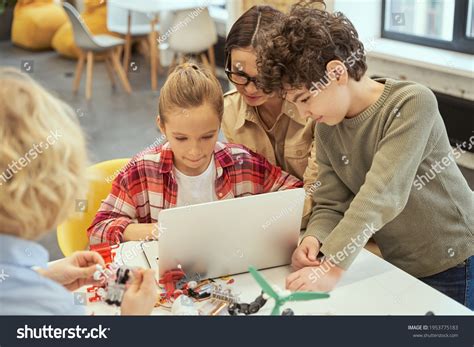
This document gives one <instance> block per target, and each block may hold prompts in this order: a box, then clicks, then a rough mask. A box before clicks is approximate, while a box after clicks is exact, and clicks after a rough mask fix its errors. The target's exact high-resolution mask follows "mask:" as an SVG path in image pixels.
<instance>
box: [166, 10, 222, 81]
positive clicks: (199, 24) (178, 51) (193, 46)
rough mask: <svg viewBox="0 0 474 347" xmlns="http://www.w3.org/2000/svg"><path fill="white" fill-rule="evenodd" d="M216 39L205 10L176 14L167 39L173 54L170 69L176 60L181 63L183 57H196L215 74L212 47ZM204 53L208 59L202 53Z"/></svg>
mask: <svg viewBox="0 0 474 347" xmlns="http://www.w3.org/2000/svg"><path fill="white" fill-rule="evenodd" d="M217 39H218V38H217V30H216V25H215V23H214V21H213V19H212V17H211V16H210V14H209V10H208V9H207V8H205V9H202V8H200V9H192V10H182V11H178V12H176V14H175V17H174V19H173V22H172V24H171V27H170V35H169V38H168V43H169V49H170V50H171V51H172V52H174V56H173V63H172V64H171V66H170V67H172V66H173V65H175V63H176V59H179V60H180V61H182V59H183V57H184V56H185V55H197V56H199V57H200V58H201V60H202V62H203V63H204V65H207V66H208V67H209V68H210V69H211V71H213V72H214V73H215V70H216V59H215V54H214V45H215V44H216V43H217ZM206 51H207V54H208V56H209V59H208V57H207V56H206V54H205V53H204V52H206Z"/></svg>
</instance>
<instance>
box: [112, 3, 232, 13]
mask: <svg viewBox="0 0 474 347" xmlns="http://www.w3.org/2000/svg"><path fill="white" fill-rule="evenodd" d="M109 2H110V3H113V4H114V5H115V6H118V7H121V8H123V9H127V10H130V11H136V12H142V13H157V12H160V11H178V10H189V9H192V8H202V7H207V6H212V5H216V6H218V5H224V4H225V3H226V1H225V0H176V1H170V0H109Z"/></svg>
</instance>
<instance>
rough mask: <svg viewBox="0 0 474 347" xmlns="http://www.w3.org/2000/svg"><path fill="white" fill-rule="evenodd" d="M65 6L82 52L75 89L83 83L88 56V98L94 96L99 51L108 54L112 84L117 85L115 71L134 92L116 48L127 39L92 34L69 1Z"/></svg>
mask: <svg viewBox="0 0 474 347" xmlns="http://www.w3.org/2000/svg"><path fill="white" fill-rule="evenodd" d="M63 8H64V10H65V11H66V14H67V15H68V17H69V20H70V21H71V24H72V30H73V33H74V41H75V43H76V46H77V47H78V48H79V49H80V54H79V58H78V62H77V66H76V75H75V77H74V82H73V91H74V93H77V91H78V89H79V85H80V83H81V75H82V69H83V67H84V61H85V60H86V57H87V73H86V99H90V98H91V96H92V68H93V64H94V56H95V54H98V53H105V54H106V59H105V63H106V67H107V73H108V75H109V78H110V80H111V82H112V86H115V80H114V74H113V71H114V69H115V72H116V73H117V74H118V76H119V79H120V81H121V82H122V85H123V88H124V89H125V91H126V92H127V93H129V94H130V93H131V92H132V88H131V87H130V84H129V83H128V79H127V76H126V75H125V72H124V71H123V69H122V66H121V65H120V61H119V58H118V55H117V53H116V51H115V49H116V48H117V47H119V46H123V45H124V43H125V41H124V40H122V39H120V38H117V37H114V36H111V35H92V34H91V32H90V31H89V29H88V28H87V27H86V25H85V24H84V22H83V20H82V18H81V16H80V14H79V12H77V10H76V9H75V8H74V7H73V6H72V5H71V4H69V3H67V2H65V3H63Z"/></svg>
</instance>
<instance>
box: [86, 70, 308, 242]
mask: <svg viewBox="0 0 474 347" xmlns="http://www.w3.org/2000/svg"><path fill="white" fill-rule="evenodd" d="M223 109H224V106H223V96H222V89H221V86H220V84H219V81H218V80H217V79H216V78H215V77H214V76H213V75H212V74H211V73H210V72H209V71H208V70H206V69H203V68H201V67H199V66H197V65H195V64H191V63H185V64H183V65H180V66H178V67H177V68H176V69H175V71H174V72H173V73H171V74H170V76H169V77H168V79H167V81H166V83H165V85H164V86H163V88H162V89H161V91H160V98H159V110H160V115H159V116H158V117H157V125H158V127H159V128H160V130H161V132H162V133H163V134H164V135H166V138H167V140H168V142H166V143H165V144H164V145H162V146H156V147H153V148H151V149H149V150H147V151H146V152H145V153H140V154H139V155H137V156H136V157H134V158H133V159H132V161H131V163H130V164H129V165H127V166H126V169H125V170H124V171H123V172H120V173H119V175H118V176H117V177H116V178H115V180H114V182H113V184H112V191H111V192H110V194H109V196H108V197H107V198H106V199H105V200H104V201H103V202H102V205H101V207H100V209H99V211H98V212H97V215H96V217H95V219H94V221H93V222H92V225H91V226H90V227H89V229H88V235H89V238H90V243H91V244H96V243H101V242H108V243H110V244H113V243H119V242H122V241H130V240H149V239H156V238H158V236H159V223H158V216H159V213H160V211H161V210H164V209H167V208H172V207H176V206H185V205H193V204H198V203H205V202H210V201H216V200H224V199H232V198H237V197H242V196H247V195H254V194H262V193H269V192H274V191H278V190H285V189H293V188H297V187H302V186H303V184H302V182H301V181H299V180H298V179H297V178H295V177H293V176H291V175H290V174H288V173H286V172H284V171H282V170H281V169H280V168H279V167H276V166H273V165H272V164H270V163H269V162H268V161H267V160H266V159H265V158H264V157H262V156H261V155H259V154H257V153H254V152H252V151H250V150H249V149H247V148H245V147H244V146H242V145H235V144H227V143H226V144H224V143H221V142H218V141H217V137H218V134H219V130H220V124H221V120H222V115H223Z"/></svg>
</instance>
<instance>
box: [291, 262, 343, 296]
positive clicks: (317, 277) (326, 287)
mask: <svg viewBox="0 0 474 347" xmlns="http://www.w3.org/2000/svg"><path fill="white" fill-rule="evenodd" d="M344 272H345V270H343V269H341V268H340V267H338V266H337V265H334V264H333V263H331V262H330V261H329V260H325V261H323V262H322V263H321V265H319V266H313V267H304V268H302V269H300V270H298V271H296V272H293V273H292V274H290V275H288V277H287V278H286V288H287V289H289V290H291V291H310V292H329V291H331V290H333V289H334V288H335V287H336V284H337V283H338V282H339V280H340V279H341V277H342V275H343V274H344Z"/></svg>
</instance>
